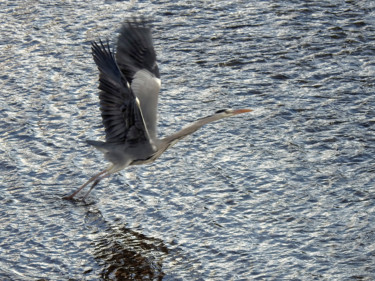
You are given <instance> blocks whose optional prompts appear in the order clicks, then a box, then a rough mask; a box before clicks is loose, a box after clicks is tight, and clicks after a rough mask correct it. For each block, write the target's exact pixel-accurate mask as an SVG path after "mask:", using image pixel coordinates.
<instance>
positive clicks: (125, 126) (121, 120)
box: [89, 41, 149, 146]
mask: <svg viewBox="0 0 375 281" xmlns="http://www.w3.org/2000/svg"><path fill="white" fill-rule="evenodd" d="M92 53H93V57H94V61H95V63H96V64H97V66H98V69H99V72H100V74H99V89H100V90H101V91H100V93H99V99H100V110H101V112H102V118H103V125H104V127H105V132H106V142H107V143H116V144H123V143H125V142H127V143H138V142H147V141H149V135H148V131H147V127H146V125H145V123H144V120H143V117H142V112H141V109H140V106H139V102H138V100H137V97H136V96H135V95H134V93H133V91H132V89H131V88H130V86H129V83H128V82H127V81H126V78H125V77H124V75H123V74H122V73H121V71H120V69H119V68H118V66H117V64H116V61H115V58H114V56H113V53H112V52H111V50H110V48H109V46H108V45H107V46H105V45H104V44H103V43H102V42H101V41H100V45H99V44H97V43H95V42H93V43H92ZM89 143H90V144H93V145H95V146H97V144H98V143H100V142H94V141H89Z"/></svg>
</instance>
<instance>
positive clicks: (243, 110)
mask: <svg viewBox="0 0 375 281" xmlns="http://www.w3.org/2000/svg"><path fill="white" fill-rule="evenodd" d="M251 111H253V110H252V109H248V108H244V109H236V110H234V111H233V115H236V114H241V113H246V112H251Z"/></svg>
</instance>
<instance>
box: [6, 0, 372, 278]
mask: <svg viewBox="0 0 375 281" xmlns="http://www.w3.org/2000/svg"><path fill="white" fill-rule="evenodd" d="M137 14H143V15H147V16H152V17H153V18H154V31H153V34H154V38H155V48H156V50H157V53H158V59H159V62H160V69H161V75H162V84H163V85H162V87H163V89H162V93H161V99H160V106H159V113H160V118H159V124H160V126H159V128H160V134H161V135H164V134H169V133H172V132H174V131H175V130H177V129H180V128H181V127H182V126H184V125H186V124H188V123H189V122H191V121H193V120H195V119H196V118H199V117H203V116H205V115H208V114H211V113H212V112H214V111H215V110H217V109H219V108H227V107H233V108H240V107H250V108H253V109H255V111H254V112H253V113H251V114H247V115H242V116H238V117H235V118H230V119H228V120H223V121H221V122H217V123H214V124H211V125H207V126H205V127H204V128H203V129H202V130H200V131H198V132H197V133H195V134H194V135H193V136H192V137H189V138H188V139H186V140H185V141H183V142H181V143H180V144H178V145H176V147H174V148H173V149H171V150H170V151H167V152H166V153H165V154H164V155H163V156H162V157H161V158H160V159H159V160H158V161H157V162H155V163H154V164H152V165H148V166H139V167H131V168H129V169H127V170H126V171H123V172H120V173H118V174H117V175H115V176H113V177H112V178H111V179H109V180H104V181H103V182H102V183H101V184H100V185H99V186H98V187H97V188H95V189H94V191H93V192H92V193H91V195H90V197H89V198H88V200H87V201H86V203H84V202H69V201H64V200H61V197H62V196H64V195H66V194H67V193H69V192H71V191H72V190H74V189H75V188H77V187H78V186H79V185H81V184H82V183H84V182H85V180H87V179H88V178H89V177H90V176H91V175H92V174H94V173H95V172H97V171H98V170H99V169H102V168H103V166H105V165H107V163H106V162H105V161H104V159H103V156H102V155H101V154H100V153H99V152H97V151H95V150H94V149H93V148H92V147H88V146H87V145H86V144H85V140H86V139H97V140H99V139H103V129H102V126H101V119H100V113H99V109H98V98H97V89H96V88H97V78H98V77H97V76H98V73H97V70H96V67H95V66H94V63H93V60H92V58H91V54H90V41H92V40H96V39H98V38H109V39H110V40H112V41H113V40H115V38H116V36H117V33H116V32H117V30H118V28H119V26H120V23H121V22H122V20H123V19H124V18H126V17H129V16H131V15H137ZM0 23H1V36H0V49H1V52H0V66H1V74H0V85H1V96H0V105H1V107H0V114H1V119H2V122H1V124H0V134H1V139H0V150H1V153H0V160H1V166H0V169H1V173H0V184H1V189H0V279H1V280H162V279H163V280H374V279H375V243H374V241H375V226H374V225H375V197H374V195H373V194H374V192H375V188H374V186H375V162H374V156H375V137H374V129H375V97H374V92H375V78H374V75H375V61H374V55H375V47H374V42H375V41H374V40H375V2H373V1H371V0H368V1H350V0H347V1H339V0H334V1H322V0H321V1H291V0H290V1H283V2H281V1H155V2H153V3H148V2H145V1H132V2H121V1H91V2H87V1H57V2H53V1H6V2H1V3H0Z"/></svg>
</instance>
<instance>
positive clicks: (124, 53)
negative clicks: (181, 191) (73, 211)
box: [64, 19, 251, 199]
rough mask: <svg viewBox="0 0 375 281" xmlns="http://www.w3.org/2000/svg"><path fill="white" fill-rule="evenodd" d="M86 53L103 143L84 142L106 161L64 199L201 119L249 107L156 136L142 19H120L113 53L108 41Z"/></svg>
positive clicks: (150, 61)
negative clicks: (95, 78)
mask: <svg viewBox="0 0 375 281" xmlns="http://www.w3.org/2000/svg"><path fill="white" fill-rule="evenodd" d="M92 55H93V58H94V61H95V63H96V65H97V67H98V70H99V87H98V88H99V89H100V93H99V100H100V110H101V115H102V119H103V125H104V128H105V133H106V141H105V142H100V141H93V140H88V141H87V142H88V143H89V144H90V145H93V146H94V147H96V148H97V149H99V150H100V151H102V152H103V153H104V156H105V158H106V159H107V160H108V161H110V162H111V163H112V165H111V166H110V167H109V168H107V169H105V170H103V171H102V172H100V173H98V174H96V175H94V176H93V177H92V178H90V179H89V180H88V181H87V182H86V183H85V184H84V185H82V186H81V187H80V188H79V189H77V190H76V191H75V192H74V193H72V194H71V195H69V196H65V197H64V198H65V199H73V198H74V196H75V195H76V194H77V193H78V192H80V191H81V190H82V189H83V188H84V187H85V186H86V185H88V184H89V183H91V182H94V183H93V185H92V186H91V188H90V189H89V191H88V192H87V193H86V195H85V196H84V197H83V198H85V197H86V196H87V195H88V194H89V193H90V191H91V190H92V189H93V188H94V186H95V185H96V184H97V183H98V182H99V181H100V180H101V179H103V178H104V177H107V176H109V175H110V174H112V173H115V172H117V171H119V170H122V169H124V168H126V167H127V166H130V165H140V164H146V163H151V162H153V161H155V160H156V159H157V158H158V157H159V156H160V155H161V154H162V153H163V152H164V151H165V150H166V149H168V148H169V147H171V146H173V145H174V144H175V143H177V142H178V141H179V140H181V139H183V138H184V137H186V136H187V135H190V134H192V133H193V132H195V131H196V130H198V129H199V128H201V127H202V126H203V125H205V124H207V123H210V122H213V121H216V120H219V119H222V118H225V117H230V116H233V115H236V114H240V113H245V112H249V111H251V110H250V109H238V110H232V109H225V110H219V111H217V112H216V113H215V114H213V115H210V116H207V117H204V118H201V119H198V120H197V121H196V122H194V123H192V124H191V125H190V126H187V127H186V128H184V129H182V130H181V131H179V132H177V133H175V134H172V135H170V136H167V137H165V138H163V139H159V138H157V125H156V121H157V103H158V95H159V90H160V85H161V83H160V74H159V68H158V65H157V63H156V54H155V50H154V47H153V42H152V37H151V28H150V26H149V25H148V23H147V22H146V20H144V19H141V20H131V21H126V22H125V23H124V24H123V25H122V27H121V29H120V35H119V37H118V42H117V52H116V55H114V53H113V52H112V50H111V49H110V47H109V44H108V42H107V43H106V44H104V43H103V42H102V41H99V43H95V42H93V43H92Z"/></svg>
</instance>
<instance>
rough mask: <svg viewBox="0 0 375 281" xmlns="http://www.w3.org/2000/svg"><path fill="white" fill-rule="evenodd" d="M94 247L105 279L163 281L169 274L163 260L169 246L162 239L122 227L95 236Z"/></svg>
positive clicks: (101, 274) (102, 277)
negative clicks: (165, 272) (164, 269)
mask: <svg viewBox="0 0 375 281" xmlns="http://www.w3.org/2000/svg"><path fill="white" fill-rule="evenodd" d="M93 247H94V256H95V259H96V260H97V261H98V262H99V264H100V265H101V266H102V267H103V270H102V272H101V273H100V278H101V279H102V280H162V279H163V276H164V275H165V274H164V273H163V271H162V261H163V257H164V256H166V255H167V254H168V249H167V247H166V246H165V245H164V243H163V241H162V240H160V239H155V238H152V237H147V236H145V235H143V234H141V233H138V232H136V231H134V230H131V229H128V228H126V227H124V226H120V227H113V228H111V229H108V231H107V232H106V233H105V235H101V236H99V237H98V238H97V239H95V241H94V242H93Z"/></svg>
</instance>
